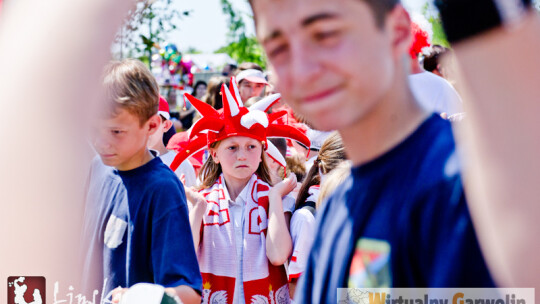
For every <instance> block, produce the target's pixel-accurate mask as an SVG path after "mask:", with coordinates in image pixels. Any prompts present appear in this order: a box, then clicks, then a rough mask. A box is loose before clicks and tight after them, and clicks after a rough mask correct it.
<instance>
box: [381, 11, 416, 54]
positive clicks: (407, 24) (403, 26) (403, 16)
mask: <svg viewBox="0 0 540 304" xmlns="http://www.w3.org/2000/svg"><path fill="white" fill-rule="evenodd" d="M385 26H386V28H387V29H388V30H389V31H390V35H391V36H390V39H391V42H392V50H393V55H394V57H395V58H396V59H398V60H401V58H402V57H403V56H408V53H409V49H410V47H411V43H412V35H411V17H410V16H409V13H407V11H406V10H405V8H403V6H402V5H401V4H398V5H396V6H395V7H394V9H393V10H392V11H391V12H390V13H389V14H388V16H387V17H386V24H385Z"/></svg>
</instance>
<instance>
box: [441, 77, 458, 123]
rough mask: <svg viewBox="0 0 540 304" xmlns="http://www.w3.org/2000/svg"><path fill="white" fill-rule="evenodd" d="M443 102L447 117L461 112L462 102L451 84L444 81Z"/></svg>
mask: <svg viewBox="0 0 540 304" xmlns="http://www.w3.org/2000/svg"><path fill="white" fill-rule="evenodd" d="M445 84H446V85H445V86H444V89H443V96H442V98H443V100H444V103H445V108H446V111H447V114H448V116H450V115H452V114H456V113H461V112H463V101H462V100H461V97H460V96H459V94H458V92H457V91H456V89H454V87H453V86H452V84H451V83H450V82H448V81H446V80H445Z"/></svg>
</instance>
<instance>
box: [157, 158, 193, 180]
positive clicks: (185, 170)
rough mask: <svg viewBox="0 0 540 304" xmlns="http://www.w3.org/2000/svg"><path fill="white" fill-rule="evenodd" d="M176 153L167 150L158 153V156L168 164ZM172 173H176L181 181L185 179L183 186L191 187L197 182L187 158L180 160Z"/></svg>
mask: <svg viewBox="0 0 540 304" xmlns="http://www.w3.org/2000/svg"><path fill="white" fill-rule="evenodd" d="M176 154H178V152H176V151H171V150H169V152H167V153H165V154H163V155H160V156H159V157H160V158H161V161H162V162H163V163H164V164H165V165H167V166H170V165H171V163H172V162H173V160H174V157H175V156H176ZM174 173H176V176H178V178H179V179H180V180H181V181H182V180H185V183H184V186H186V187H193V186H195V185H196V184H197V177H196V176H195V169H193V165H191V163H190V162H189V161H188V160H185V161H184V162H182V163H181V164H180V166H178V168H177V169H176V171H175V172H174Z"/></svg>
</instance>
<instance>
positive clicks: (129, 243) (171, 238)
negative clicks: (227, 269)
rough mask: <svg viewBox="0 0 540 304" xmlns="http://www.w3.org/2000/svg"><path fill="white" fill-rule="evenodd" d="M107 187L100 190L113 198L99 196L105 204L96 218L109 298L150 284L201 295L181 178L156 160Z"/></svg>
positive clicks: (116, 176) (112, 177) (117, 175)
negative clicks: (115, 291)
mask: <svg viewBox="0 0 540 304" xmlns="http://www.w3.org/2000/svg"><path fill="white" fill-rule="evenodd" d="M102 179H103V178H102ZM104 181H105V185H103V184H102V185H101V186H100V188H101V189H102V191H107V192H111V193H107V194H100V195H99V196H98V197H101V198H102V199H103V200H102V201H101V202H99V205H97V206H99V210H100V211H99V212H98V213H97V214H95V212H94V215H97V216H98V218H99V225H98V227H96V229H95V230H96V231H97V233H98V236H99V237H98V238H99V239H100V240H99V241H100V242H101V244H102V245H101V246H102V248H103V256H102V257H103V259H102V260H103V278H104V279H107V284H106V288H105V292H109V291H110V290H112V289H114V288H116V287H118V286H122V287H130V286H132V285H134V284H136V283H140V282H148V283H155V284H160V285H163V286H165V287H175V286H178V285H187V286H190V287H191V288H193V289H194V290H196V291H197V292H199V293H201V289H202V278H201V274H200V271H199V265H198V262H197V257H196V254H195V248H194V245H193V238H192V235H191V228H190V226H189V218H188V209H187V204H186V199H185V193H184V188H183V187H182V185H181V183H180V181H179V180H178V178H177V177H176V175H175V174H174V173H173V172H172V171H171V170H170V169H169V168H168V167H167V166H166V165H164V164H163V163H162V162H161V159H160V158H159V157H156V158H154V159H152V160H151V161H150V162H148V163H146V164H145V165H143V166H141V167H138V168H136V169H133V170H129V171H118V170H112V169H111V170H110V174H109V177H107V178H106V179H104ZM119 181H121V184H120V185H118V182H119ZM107 183H109V184H110V185H107ZM94 190H95V189H94Z"/></svg>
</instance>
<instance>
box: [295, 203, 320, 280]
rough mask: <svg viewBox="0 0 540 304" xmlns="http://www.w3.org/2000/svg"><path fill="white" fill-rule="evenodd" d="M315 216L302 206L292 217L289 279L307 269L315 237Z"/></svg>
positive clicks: (296, 276)
mask: <svg viewBox="0 0 540 304" xmlns="http://www.w3.org/2000/svg"><path fill="white" fill-rule="evenodd" d="M315 229H316V225H315V217H314V216H313V214H312V213H311V212H310V211H309V210H308V209H306V208H300V209H298V210H296V211H295V212H294V213H293V216H292V218H291V238H292V242H293V253H292V256H291V259H290V261H289V269H288V270H289V271H288V273H289V281H291V279H297V278H298V277H299V276H300V275H301V274H302V273H303V272H304V270H305V269H306V265H307V260H308V257H309V252H310V250H311V245H313V240H314V239H315Z"/></svg>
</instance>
